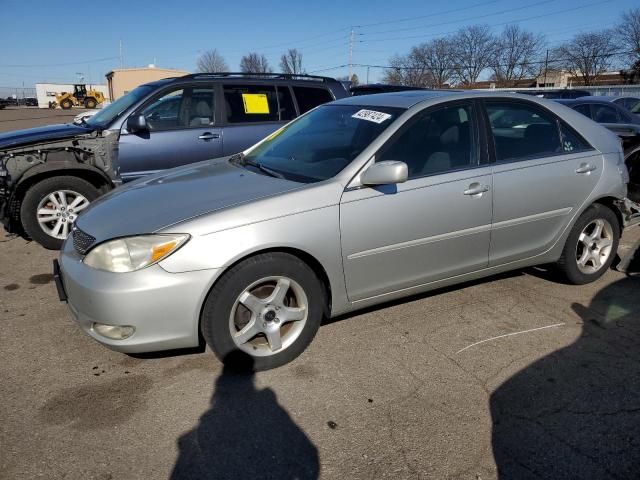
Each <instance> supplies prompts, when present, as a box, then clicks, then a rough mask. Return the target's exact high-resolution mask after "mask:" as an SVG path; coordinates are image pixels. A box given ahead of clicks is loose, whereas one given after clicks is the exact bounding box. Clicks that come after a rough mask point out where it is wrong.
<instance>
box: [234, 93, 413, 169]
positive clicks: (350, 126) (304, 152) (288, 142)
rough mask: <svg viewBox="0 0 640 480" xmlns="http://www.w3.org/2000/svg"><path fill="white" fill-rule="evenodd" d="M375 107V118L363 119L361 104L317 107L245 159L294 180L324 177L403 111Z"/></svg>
mask: <svg viewBox="0 0 640 480" xmlns="http://www.w3.org/2000/svg"><path fill="white" fill-rule="evenodd" d="M375 110H376V111H377V113H378V118H377V121H375V120H371V119H367V118H366V115H364V114H363V112H365V113H366V112H367V110H366V109H363V108H362V107H357V106H351V105H327V106H324V107H321V108H319V109H317V110H314V111H313V112H311V113H310V114H309V115H307V116H305V117H299V118H298V119H297V120H294V121H293V122H291V123H290V124H289V125H287V126H285V127H284V128H282V129H281V130H277V131H276V132H275V133H273V134H271V135H270V136H269V137H267V139H266V140H265V141H264V142H262V143H261V144H259V145H258V146H257V147H255V148H254V149H253V150H251V151H250V152H249V153H248V154H247V156H246V157H245V161H247V162H253V163H256V164H260V165H262V166H264V167H267V168H269V169H271V170H273V171H274V172H276V173H277V174H281V175H283V176H284V177H285V178H288V179H291V180H294V181H301V182H317V181H321V180H326V179H328V178H331V177H333V176H334V175H336V174H337V173H338V172H340V171H341V170H342V169H343V168H344V167H346V166H347V165H348V164H349V163H351V161H352V160H353V159H354V158H355V157H356V156H357V155H359V154H360V152H362V150H364V149H365V148H366V147H367V146H368V145H369V144H370V143H371V142H372V141H373V140H374V139H375V138H376V137H378V135H380V133H382V132H383V131H384V130H385V129H386V128H387V127H388V126H389V125H391V124H392V123H393V121H394V120H395V119H396V117H397V116H398V115H399V114H400V113H402V111H403V110H401V109H398V108H386V107H376V108H375ZM369 118H370V117H369ZM258 171H259V170H258Z"/></svg>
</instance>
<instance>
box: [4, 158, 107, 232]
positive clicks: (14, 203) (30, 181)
mask: <svg viewBox="0 0 640 480" xmlns="http://www.w3.org/2000/svg"><path fill="white" fill-rule="evenodd" d="M57 175H71V176H76V177H78V178H81V179H83V180H86V181H87V182H89V183H90V184H92V185H93V186H94V187H96V188H97V189H98V190H99V191H100V193H101V194H105V193H107V192H108V191H109V190H111V189H112V188H113V183H112V182H111V180H110V179H109V177H107V175H106V174H105V173H104V172H102V171H100V170H98V169H97V168H94V167H92V166H89V165H83V164H81V163H75V164H74V163H71V162H69V163H68V164H66V163H56V164H53V165H48V164H44V165H41V166H37V167H34V168H32V169H30V170H28V171H26V172H25V173H24V175H22V177H20V179H19V180H18V181H17V183H16V186H15V188H14V191H13V194H12V195H11V201H10V205H11V211H10V212H9V216H10V218H11V219H12V223H14V224H15V222H16V221H17V222H18V224H19V220H18V219H19V215H20V213H19V212H20V206H21V205H22V200H23V199H24V196H25V194H26V193H27V191H28V190H29V188H31V187H32V186H34V185H35V184H37V183H38V182H41V181H42V180H46V179H47V178H51V177H55V176H57ZM17 226H19V228H22V226H21V225H17Z"/></svg>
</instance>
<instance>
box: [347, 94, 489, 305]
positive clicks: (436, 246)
mask: <svg viewBox="0 0 640 480" xmlns="http://www.w3.org/2000/svg"><path fill="white" fill-rule="evenodd" d="M475 118H476V117H475V112H474V108H473V105H472V104H471V102H456V103H453V104H448V105H445V106H438V107H435V108H432V109H428V110H426V111H424V112H420V113H418V114H417V115H416V116H415V117H414V119H412V120H410V121H409V122H408V123H407V125H406V126H405V127H404V128H402V129H401V130H400V131H399V132H398V133H397V134H396V135H394V137H392V138H391V139H390V141H389V142H387V145H385V146H384V147H383V148H382V149H381V150H380V151H379V152H378V153H377V154H376V158H375V160H376V161H383V160H400V161H403V162H405V163H406V164H407V166H408V168H409V179H408V181H407V182H406V183H402V184H398V185H386V186H380V187H374V188H370V187H363V188H358V189H351V190H347V191H345V193H344V194H343V197H342V200H341V204H340V228H341V235H342V256H343V263H344V271H345V277H346V283H347V291H348V295H349V298H350V300H351V301H358V300H363V299H365V298H369V297H374V296H380V295H384V294H386V293H391V292H394V291H398V290H403V289H408V288H411V287H415V286H418V285H423V284H427V283H430V282H434V281H437V280H440V279H443V278H447V277H451V276H455V275H460V274H464V273H468V272H471V271H474V270H479V269H482V268H485V267H486V266H487V264H488V256H489V232H490V227H491V215H492V177H491V167H490V166H488V165H484V164H481V162H480V156H479V151H480V148H479V141H478V132H477V128H476V126H477V122H476V121H475Z"/></svg>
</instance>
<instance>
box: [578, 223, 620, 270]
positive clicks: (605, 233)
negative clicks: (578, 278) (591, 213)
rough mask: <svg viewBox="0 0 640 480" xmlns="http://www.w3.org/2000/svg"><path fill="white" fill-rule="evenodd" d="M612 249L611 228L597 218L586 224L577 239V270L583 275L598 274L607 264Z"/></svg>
mask: <svg viewBox="0 0 640 480" xmlns="http://www.w3.org/2000/svg"><path fill="white" fill-rule="evenodd" d="M612 247H613V227H612V226H611V224H610V223H609V222H608V221H607V220H605V219H603V218H597V219H595V220H593V221H591V222H589V223H588V224H587V226H586V227H584V229H583V230H582V233H580V236H579V237H578V245H577V249H576V261H577V263H578V269H579V270H580V271H581V272H582V273H585V274H593V273H596V272H598V271H599V270H600V269H601V268H602V267H603V265H605V264H606V263H607V260H609V257H610V256H611V252H612Z"/></svg>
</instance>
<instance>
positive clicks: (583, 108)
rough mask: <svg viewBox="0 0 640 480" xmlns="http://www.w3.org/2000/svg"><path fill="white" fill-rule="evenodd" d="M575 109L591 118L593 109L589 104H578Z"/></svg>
mask: <svg viewBox="0 0 640 480" xmlns="http://www.w3.org/2000/svg"><path fill="white" fill-rule="evenodd" d="M573 109H574V110H575V111H576V112H579V113H581V114H582V115H584V116H585V117H589V118H591V109H590V108H589V105H576V106H575V107H573Z"/></svg>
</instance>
